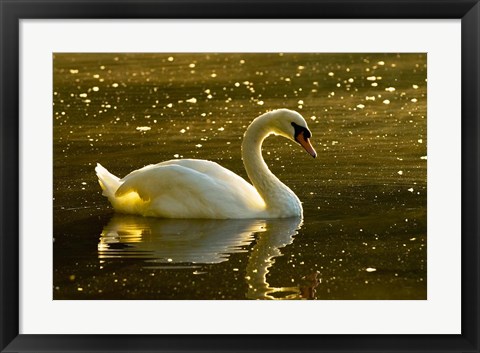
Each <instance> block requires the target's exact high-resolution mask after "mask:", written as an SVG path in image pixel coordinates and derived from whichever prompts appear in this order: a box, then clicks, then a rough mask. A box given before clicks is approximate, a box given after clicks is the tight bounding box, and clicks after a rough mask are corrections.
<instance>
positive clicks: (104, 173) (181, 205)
mask: <svg viewBox="0 0 480 353" xmlns="http://www.w3.org/2000/svg"><path fill="white" fill-rule="evenodd" d="M272 134H273V135H279V136H283V137H285V138H287V139H290V140H292V141H294V142H296V143H298V144H300V145H301V146H302V147H303V148H304V149H305V150H306V151H307V152H308V153H309V154H310V155H311V156H312V157H314V158H315V157H316V156H317V153H316V152H315V149H314V148H313V147H312V145H311V144H310V137H311V136H312V133H311V132H310V130H309V129H308V125H307V122H306V121H305V119H304V118H303V117H302V116H301V115H300V114H299V113H298V112H296V111H293V110H288V109H277V110H273V111H270V112H267V113H265V114H262V115H260V116H259V117H257V118H255V119H254V120H253V121H252V122H251V124H250V125H249V126H248V128H247V130H246V131H245V134H244V137H243V142H242V159H243V164H244V167H245V170H246V172H247V175H248V177H249V178H250V180H251V182H252V184H253V185H252V184H250V183H248V182H247V181H245V179H243V178H242V177H240V176H238V175H236V174H235V173H233V172H231V171H230V170H228V169H226V168H224V167H222V166H220V165H219V164H217V163H215V162H211V161H207V160H200V159H176V160H170V161H166V162H162V163H159V164H152V165H148V166H145V167H143V168H141V169H138V170H135V171H133V172H131V173H130V174H128V175H127V176H126V177H124V178H123V179H119V178H118V177H116V176H114V175H113V174H111V173H110V172H109V171H108V170H107V169H105V168H104V167H103V166H102V165H100V164H97V166H96V168H95V171H96V173H97V177H98V180H99V183H100V186H101V188H102V190H103V195H104V196H106V197H107V198H108V200H109V201H110V203H111V204H112V206H113V208H114V210H115V211H117V212H121V213H127V214H137V215H142V216H150V217H162V218H209V219H242V218H286V217H294V216H297V217H298V216H300V217H302V216H303V209H302V204H301V202H300V200H299V199H298V197H297V195H295V193H294V192H293V191H292V190H291V189H290V188H289V187H288V186H286V185H285V184H283V183H282V182H281V181H280V180H279V179H278V178H277V177H276V176H275V175H274V174H273V173H272V172H271V171H270V170H269V169H268V167H267V165H266V164H265V161H264V160H263V157H262V143H263V141H264V140H265V138H267V137H268V136H270V135H272Z"/></svg>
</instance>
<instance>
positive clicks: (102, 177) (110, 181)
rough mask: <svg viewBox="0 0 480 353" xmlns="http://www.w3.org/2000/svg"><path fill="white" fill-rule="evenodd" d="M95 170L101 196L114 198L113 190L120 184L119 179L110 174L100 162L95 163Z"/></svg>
mask: <svg viewBox="0 0 480 353" xmlns="http://www.w3.org/2000/svg"><path fill="white" fill-rule="evenodd" d="M95 172H97V177H98V182H99V184H100V186H101V187H102V190H103V196H106V197H108V198H109V199H112V198H115V192H116V191H117V189H118V188H119V187H120V185H121V183H120V179H119V178H117V177H116V176H115V175H113V174H111V173H110V172H109V171H108V170H107V169H105V168H104V167H103V166H102V165H101V164H100V163H97V166H96V168H95Z"/></svg>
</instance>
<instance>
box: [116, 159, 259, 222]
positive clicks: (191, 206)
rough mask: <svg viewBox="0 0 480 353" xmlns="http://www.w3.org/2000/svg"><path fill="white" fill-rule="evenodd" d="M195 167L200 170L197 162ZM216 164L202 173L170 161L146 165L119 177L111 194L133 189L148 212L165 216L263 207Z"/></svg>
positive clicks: (227, 212) (225, 213) (226, 213)
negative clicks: (213, 170)
mask: <svg viewBox="0 0 480 353" xmlns="http://www.w3.org/2000/svg"><path fill="white" fill-rule="evenodd" d="M187 164H188V163H187ZM196 167H197V169H200V167H201V165H200V164H197V165H196ZM218 167H219V168H221V169H217V170H216V171H215V172H214V173H212V171H210V173H202V172H200V171H198V170H196V169H193V168H188V167H186V166H183V165H178V164H174V163H161V164H157V165H151V166H147V167H144V168H142V169H139V170H137V171H135V172H132V173H130V174H129V175H127V176H126V177H125V178H124V179H122V185H121V186H120V187H119V188H118V190H117V192H116V194H115V195H116V196H117V197H121V196H123V195H125V194H127V193H130V192H136V193H137V194H138V195H139V196H140V197H141V198H142V200H144V201H148V202H149V203H150V204H151V207H152V209H153V210H155V214H152V215H163V216H166V217H186V218H188V217H191V218H197V217H207V218H208V217H213V218H222V217H224V218H229V217H236V216H238V215H239V214H240V213H242V212H246V211H252V210H261V209H262V208H263V207H264V203H263V200H262V199H261V197H260V196H259V195H258V193H257V192H256V190H255V189H254V188H253V187H252V186H251V185H250V184H248V183H247V182H246V181H245V180H244V179H242V178H240V177H239V176H237V175H235V174H234V173H232V172H230V171H228V170H227V169H225V168H222V167H220V166H218ZM213 168H215V167H213ZM222 171H227V172H228V173H226V172H223V173H222Z"/></svg>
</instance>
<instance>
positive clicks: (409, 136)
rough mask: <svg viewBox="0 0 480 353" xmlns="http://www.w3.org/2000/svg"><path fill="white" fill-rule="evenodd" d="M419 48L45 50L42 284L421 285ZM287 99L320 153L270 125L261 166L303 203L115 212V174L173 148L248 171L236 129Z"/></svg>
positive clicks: (132, 289)
mask: <svg viewBox="0 0 480 353" xmlns="http://www.w3.org/2000/svg"><path fill="white" fill-rule="evenodd" d="M426 76H427V68H426V55H425V54H283V55H282V54H278V53H274V54H161V55H160V54H55V55H54V89H53V90H54V92H53V104H54V117H53V120H54V141H53V144H54V156H53V158H54V180H53V183H54V195H53V197H54V219H53V223H54V244H53V247H54V258H53V262H54V273H53V280H54V288H53V298H54V299H257V298H262V299H263V298H270V299H273V298H278V299H301V298H307V299H426V296H427V255H426V254H427V245H426V244H427V219H426V215H427V189H426V186H427V185H426V176H427V160H426V159H427V157H426V156H427V147H426V146H427V116H426V107H427V93H426V87H427V83H426ZM282 107H285V108H290V109H294V110H297V111H298V112H300V113H301V114H302V115H303V116H304V117H305V119H306V120H307V121H308V123H309V126H310V129H311V130H312V132H313V138H312V144H313V145H314V147H315V148H316V150H317V152H318V155H319V156H318V158H317V159H315V160H314V159H312V158H311V157H309V156H308V155H307V154H306V153H305V151H303V150H302V149H301V148H300V147H299V146H297V145H292V143H290V142H289V141H287V140H285V139H283V138H281V137H271V138H269V139H268V140H267V141H266V142H265V144H264V149H263V151H264V157H265V160H266V162H267V164H268V165H269V166H270V169H271V170H272V171H273V172H274V173H275V174H276V175H277V176H278V177H279V178H280V179H281V180H282V181H283V182H284V183H285V184H287V185H288V186H289V187H290V188H291V189H292V190H293V191H294V192H295V193H296V194H297V196H298V197H299V198H300V199H301V200H302V202H303V208H304V218H303V220H301V219H284V220H263V219H258V220H166V219H152V218H143V217H136V216H127V215H119V214H114V213H113V211H112V209H111V206H110V204H109V203H108V200H107V199H106V198H104V197H103V196H102V195H101V190H100V187H99V185H98V183H97V179H96V176H95V172H94V167H95V165H96V163H97V162H99V163H101V164H102V165H103V166H105V167H106V168H107V169H109V170H110V171H111V172H112V173H114V174H116V175H117V176H120V177H122V176H124V175H126V174H127V173H129V172H130V171H131V170H134V169H138V168H140V167H142V166H144V165H147V164H151V163H158V162H161V161H164V160H168V159H174V158H200V159H209V160H213V161H216V162H218V163H220V164H221V165H223V166H224V167H226V168H229V169H231V170H232V171H234V172H235V173H237V174H239V175H240V176H242V177H244V178H246V177H247V176H246V173H245V171H244V169H243V165H242V163H241V157H240V144H241V138H242V136H243V132H244V130H245V128H246V127H247V125H248V124H249V122H250V121H251V120H252V119H253V118H255V117H256V116H258V115H260V114H261V113H264V112H265V111H267V110H270V109H276V108H282Z"/></svg>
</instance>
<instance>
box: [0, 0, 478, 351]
mask: <svg viewBox="0 0 480 353" xmlns="http://www.w3.org/2000/svg"><path fill="white" fill-rule="evenodd" d="M0 16H1V20H0V22H1V32H2V34H1V41H0V55H1V57H0V75H1V76H0V80H1V88H0V109H1V113H0V156H1V157H0V251H1V252H0V254H1V258H0V266H1V267H0V286H1V291H0V313H1V314H0V350H1V352H27V351H33V352H63V351H65V352H73V351H75V352H130V351H132V352H146V351H148V352H200V351H203V352H267V351H269V352H273V351H277V352H340V351H341V352H372V351H380V352H440V351H442V352H480V348H479V329H480V328H479V310H478V307H479V295H480V292H479V256H480V251H479V241H478V236H479V228H478V225H479V221H478V219H479V216H480V214H479V207H478V206H479V181H480V179H479V157H480V155H479V152H480V130H479V117H480V114H479V113H480V110H479V106H480V105H479V100H480V94H479V93H480V91H479V85H480V75H479V63H480V61H479V57H480V22H479V18H480V4H479V3H478V0H336V1H329V0H297V1H295V0H256V1H255V0H243V1H242V0H230V1H229V0H197V1H195V0H139V1H135V0H99V1H94V0H25V1H16V0H0ZM24 18H29V19H33V18H35V19H37V18H38V19H57V18H60V19H78V18H90V19H95V18H98V19H110V18H112V19H119V18H120V19H125V18H136V19H147V18H148V19H151V18H224V19H232V18H251V19H253V18H299V19H306V18H346V19H352V18H371V19H376V18H387V19H393V18H426V19H432V18H454V19H461V29H462V36H461V41H462V43H461V46H462V52H461V55H462V71H461V72H462V74H461V75H462V100H461V102H462V103H461V104H462V109H461V111H462V170H461V172H462V218H461V219H462V260H461V261H462V287H461V289H462V334H461V335H246V336H239V335H21V334H19V288H18V284H19V244H18V235H19V115H18V114H19V79H18V78H19V20H20V19H24ZM440 40H441V39H440ZM446 207H448V206H446ZM445 256H448V254H445ZM46 319H48V318H46ZM438 319H440V320H441V319H442V315H441V313H439V314H438Z"/></svg>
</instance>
